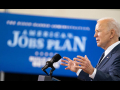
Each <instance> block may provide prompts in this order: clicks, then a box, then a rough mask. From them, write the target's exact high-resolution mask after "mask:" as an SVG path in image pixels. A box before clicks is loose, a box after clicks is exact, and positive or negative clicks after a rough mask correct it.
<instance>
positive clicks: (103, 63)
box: [96, 44, 120, 69]
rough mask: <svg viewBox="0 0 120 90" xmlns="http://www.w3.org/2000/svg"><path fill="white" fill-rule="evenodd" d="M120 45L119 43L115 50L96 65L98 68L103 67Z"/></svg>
mask: <svg viewBox="0 0 120 90" xmlns="http://www.w3.org/2000/svg"><path fill="white" fill-rule="evenodd" d="M119 47H120V44H118V45H117V46H116V47H115V48H113V50H112V51H111V52H110V53H109V54H108V55H107V56H106V57H105V58H104V59H103V61H102V62H101V63H100V65H99V66H98V67H96V68H97V69H101V68H102V67H103V66H104V65H105V64H106V63H107V62H108V61H109V59H110V58H111V56H112V54H113V53H115V52H116V51H117V50H118V49H119Z"/></svg>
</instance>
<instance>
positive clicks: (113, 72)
mask: <svg viewBox="0 0 120 90" xmlns="http://www.w3.org/2000/svg"><path fill="white" fill-rule="evenodd" d="M93 80H94V81H120V56H119V57H117V58H116V59H115V60H114V62H113V63H112V65H111V66H110V67H109V74H106V73H104V72H102V71H100V70H97V72H96V75H95V77H94V79H93Z"/></svg>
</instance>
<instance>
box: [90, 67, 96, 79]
mask: <svg viewBox="0 0 120 90" xmlns="http://www.w3.org/2000/svg"><path fill="white" fill-rule="evenodd" d="M96 72H97V69H96V68H94V72H93V73H92V75H89V77H90V78H92V79H94V77H95V75H96Z"/></svg>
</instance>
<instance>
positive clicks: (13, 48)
mask: <svg viewBox="0 0 120 90" xmlns="http://www.w3.org/2000/svg"><path fill="white" fill-rule="evenodd" d="M95 25H96V20H87V19H71V18H58V17H47V16H32V15H20V14H19V15H18V14H7V13H0V70H2V71H5V72H13V73H27V74H43V75H44V74H45V73H44V72H43V71H42V70H41V68H42V67H43V66H44V65H45V64H46V61H48V60H51V58H52V57H53V56H54V55H55V54H56V53H58V54H60V55H61V56H62V57H64V56H66V57H69V58H70V59H73V58H74V57H76V56H77V55H81V56H85V55H87V56H88V58H89V59H90V61H91V64H92V65H93V66H94V67H95V65H96V64H97V62H98V60H99V58H100V56H101V54H102V52H103V50H102V49H101V48H100V47H97V44H96V40H95V38H94V33H95ZM60 63H61V62H60V60H59V62H56V63H55V64H54V67H55V68H56V70H55V71H54V72H53V76H67V77H76V74H75V73H74V72H71V71H69V70H65V66H61V65H60ZM49 70H51V68H48V69H47V72H48V73H49Z"/></svg>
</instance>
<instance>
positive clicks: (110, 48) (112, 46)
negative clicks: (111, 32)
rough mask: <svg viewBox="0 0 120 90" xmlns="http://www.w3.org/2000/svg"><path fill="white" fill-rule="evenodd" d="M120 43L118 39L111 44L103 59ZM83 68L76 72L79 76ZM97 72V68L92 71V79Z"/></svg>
mask: <svg viewBox="0 0 120 90" xmlns="http://www.w3.org/2000/svg"><path fill="white" fill-rule="evenodd" d="M119 43H120V41H118V42H116V43H114V44H112V45H111V46H109V47H108V48H107V49H106V50H105V55H104V57H103V58H102V60H103V59H104V58H105V57H106V56H107V55H108V53H110V51H111V50H112V49H113V48H114V47H115V46H117V45H118V44H119ZM102 60H101V62H102ZM101 62H100V63H101ZM81 70H82V69H79V70H78V71H77V73H76V74H77V76H79V74H80V72H81ZM96 72H97V69H96V68H94V72H93V73H92V75H89V77H90V78H92V79H94V77H95V75H96Z"/></svg>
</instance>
